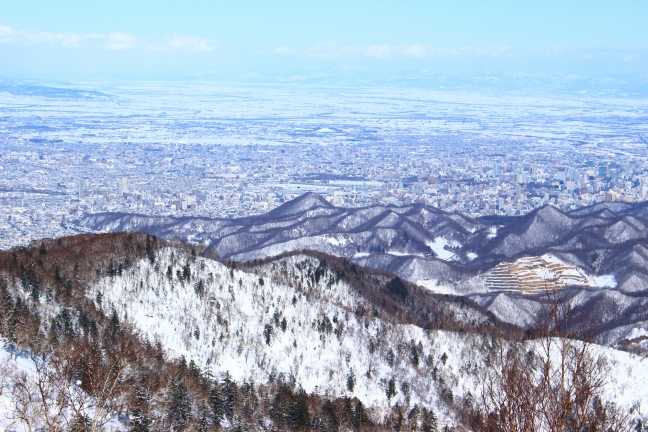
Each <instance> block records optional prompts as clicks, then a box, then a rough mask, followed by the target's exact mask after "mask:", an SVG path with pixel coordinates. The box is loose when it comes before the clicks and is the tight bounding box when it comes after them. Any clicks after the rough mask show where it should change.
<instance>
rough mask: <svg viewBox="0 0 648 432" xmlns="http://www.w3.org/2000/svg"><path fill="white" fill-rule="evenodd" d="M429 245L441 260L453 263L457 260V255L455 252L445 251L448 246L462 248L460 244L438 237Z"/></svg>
mask: <svg viewBox="0 0 648 432" xmlns="http://www.w3.org/2000/svg"><path fill="white" fill-rule="evenodd" d="M427 245H428V246H429V247H430V249H432V251H434V253H435V255H436V256H437V258H440V259H442V260H444V261H452V260H454V259H456V257H455V254H454V253H453V252H450V251H449V250H446V249H444V248H445V246H446V245H449V246H453V247H459V246H461V245H460V244H459V243H457V242H455V241H452V240H448V239H446V238H443V237H437V238H435V239H434V241H433V242H431V243H430V242H428V243H427Z"/></svg>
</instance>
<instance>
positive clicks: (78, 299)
mask: <svg viewBox="0 0 648 432" xmlns="http://www.w3.org/2000/svg"><path fill="white" fill-rule="evenodd" d="M165 244H166V243H165V242H163V241H161V240H159V239H157V238H155V237H153V236H150V235H147V234H137V233H121V234H101V235H79V236H73V237H66V238H61V239H57V240H43V241H42V242H39V243H37V244H34V245H31V246H29V247H21V248H16V249H13V250H10V251H3V252H0V335H1V336H2V338H3V340H4V341H5V342H6V344H7V348H8V349H9V351H10V352H11V355H12V356H14V357H17V356H20V357H23V358H25V357H26V358H28V359H30V361H31V364H32V369H33V372H30V373H26V372H21V370H19V369H17V368H11V367H10V368H7V367H6V366H7V365H4V366H5V367H4V368H2V367H0V378H2V388H1V389H2V392H3V395H6V396H7V397H8V399H9V400H10V401H11V403H10V407H9V411H8V412H7V413H6V414H5V415H6V416H7V418H6V419H5V421H8V422H11V423H13V424H15V425H21V426H22V427H24V428H25V429H27V430H69V431H96V430H104V429H106V428H108V427H109V425H112V426H114V424H115V422H120V423H121V424H123V425H124V427H125V428H127V429H129V430H132V431H140V432H142V431H154V430H155V431H157V430H175V431H184V430H187V431H194V430H195V431H209V430H220V429H223V428H224V429H227V430H237V431H247V430H268V431H271V430H276V431H280V430H295V431H298V430H299V431H301V430H322V431H338V430H354V431H364V430H367V431H368V430H376V431H381V430H390V431H391V430H415V431H419V430H420V431H435V430H437V429H438V425H437V419H436V416H435V415H434V413H432V412H430V411H428V410H425V409H423V408H419V407H414V408H413V409H412V408H406V407H399V406H396V407H393V408H392V409H391V410H390V411H389V412H386V413H381V414H380V415H379V416H378V415H377V413H374V412H372V411H371V410H369V409H366V408H365V407H364V406H363V404H362V403H361V402H360V401H359V400H357V399H349V398H332V399H331V398H324V397H321V396H317V395H309V394H306V393H305V392H304V391H303V390H301V389H300V387H299V386H298V384H297V383H294V382H290V381H289V382H278V381H269V382H267V383H264V384H262V385H259V384H255V383H252V382H247V381H246V382H243V383H242V384H241V383H239V384H237V383H236V382H234V381H233V380H232V378H231V377H230V376H229V374H225V375H223V376H220V377H214V376H211V375H210V374H209V372H208V371H203V370H201V369H200V368H199V367H198V366H197V365H196V364H195V363H194V362H193V361H190V362H189V363H187V362H186V361H185V360H184V359H180V360H171V359H168V358H166V356H165V354H164V349H163V347H162V346H161V345H160V343H158V342H155V341H148V340H146V339H145V338H142V337H140V336H139V335H138V334H137V333H136V332H135V331H134V330H133V329H132V328H131V327H130V326H129V325H128V323H127V321H126V320H124V319H123V317H120V316H118V314H117V313H116V312H115V311H114V310H105V309H104V305H103V304H102V299H101V297H100V296H98V297H97V298H92V299H90V298H87V296H86V289H87V287H89V286H90V285H91V284H92V283H94V282H95V281H96V280H97V279H98V278H101V277H104V276H112V275H116V274H118V273H120V272H122V271H125V270H127V269H128V268H129V267H130V266H132V265H133V264H134V263H135V262H136V261H137V260H140V259H148V260H149V261H150V262H151V264H152V265H156V262H155V260H156V251H157V250H158V249H159V248H161V247H163V246H165ZM185 247H186V248H187V253H188V254H190V253H193V255H195V254H196V251H195V250H193V252H192V251H191V246H185ZM164 270H165V269H163V271H164ZM112 426H110V427H112Z"/></svg>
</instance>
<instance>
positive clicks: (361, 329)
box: [88, 248, 648, 412]
mask: <svg viewBox="0 0 648 432" xmlns="http://www.w3.org/2000/svg"><path fill="white" fill-rule="evenodd" d="M194 260H195V261H192V258H191V257H188V256H187V255H186V254H184V253H183V252H182V251H181V250H173V249H171V248H166V249H163V250H162V251H161V252H160V253H159V254H158V255H157V257H156V260H155V264H154V265H153V264H151V263H150V262H149V261H147V260H142V261H140V262H138V263H137V264H136V265H135V266H133V267H132V268H131V269H129V270H128V271H125V272H124V274H123V275H122V276H116V277H113V278H110V277H107V278H104V279H103V280H102V281H101V282H100V283H99V284H97V285H95V286H94V287H92V289H91V290H90V291H89V292H88V296H89V297H90V298H96V297H97V294H99V293H101V294H102V296H103V300H102V306H103V308H104V309H105V310H106V311H109V310H110V309H112V308H114V309H115V310H116V311H117V312H118V314H119V316H120V317H124V318H125V319H126V321H127V322H128V323H130V324H131V325H133V326H134V327H135V328H136V329H138V330H139V331H140V332H141V333H142V334H143V335H144V337H146V338H148V339H149V340H151V341H153V340H159V341H160V342H161V343H162V345H163V346H164V347H165V349H166V350H167V352H168V353H169V355H171V356H172V357H175V358H178V357H180V356H184V357H185V358H186V359H187V361H189V360H194V361H195V362H196V363H197V364H198V365H199V366H200V367H203V368H205V369H209V370H210V371H211V372H212V373H213V374H220V373H222V372H225V371H228V372H229V373H230V374H232V376H233V377H234V379H236V380H238V381H243V380H244V379H248V380H250V379H251V380H253V381H255V382H267V381H268V380H271V379H279V380H283V381H288V382H294V383H296V384H298V385H299V386H301V387H303V388H304V390H305V391H306V392H308V393H315V394H319V395H329V396H355V397H357V398H359V399H360V400H361V401H362V402H363V403H365V404H366V405H367V406H369V407H375V408H381V407H382V408H386V407H387V406H389V405H390V404H391V405H393V404H395V403H399V404H404V405H414V404H419V405H421V406H425V407H429V408H433V409H435V410H437V412H439V411H440V412H443V410H444V409H445V408H444V406H445V405H444V403H443V401H444V398H447V395H448V393H447V390H451V392H452V394H453V397H454V400H461V399H462V398H464V397H466V396H467V395H468V393H469V392H470V393H471V394H473V395H474V394H476V392H478V391H479V388H478V379H477V376H478V374H479V370H481V369H482V368H483V367H484V361H485V358H486V356H487V355H488V353H489V351H490V350H491V348H490V338H487V337H482V336H479V335H477V334H474V335H471V334H468V335H466V334H464V335H461V336H460V335H458V334H456V333H452V332H445V331H424V330H423V329H421V328H419V327H416V326H413V325H405V324H400V323H398V322H395V321H393V320H389V319H385V318H377V317H375V316H372V314H371V313H368V312H367V309H368V308H369V304H367V303H366V301H365V300H363V299H362V298H361V297H359V295H358V294H357V293H356V292H355V291H354V290H353V289H352V288H351V287H349V286H348V285H347V284H346V283H345V282H343V281H340V280H338V279H337V278H336V277H335V275H334V274H332V273H330V272H324V273H323V274H321V275H320V276H319V278H318V281H317V282H316V283H314V280H313V279H312V278H310V277H309V275H312V274H313V271H314V270H316V269H317V268H318V264H319V263H318V261H317V260H316V259H315V258H311V257H304V256H293V257H290V258H288V259H285V260H283V262H282V264H281V265H279V266H277V267H276V268H275V272H274V273H272V274H273V275H274V276H273V277H270V274H266V277H264V278H263V282H261V279H260V276H259V275H258V274H254V273H249V272H244V271H241V270H235V269H231V268H229V267H227V266H225V265H224V264H221V263H219V262H216V261H212V260H208V259H205V258H200V257H198V258H194ZM187 263H189V268H190V271H191V281H189V282H187V281H184V282H183V281H180V280H179V279H178V271H180V272H182V269H183V268H184V267H185V266H186V265H187ZM169 267H170V268H171V273H172V275H173V276H172V278H170V279H169V278H168V277H167V271H168V269H169ZM201 281H202V289H203V291H202V293H201V292H200V290H199V292H196V288H197V287H198V286H201V285H200V284H201ZM498 307H505V308H506V307H508V306H505V305H504V304H503V303H502V305H501V306H498ZM284 320H285V330H284V329H283V328H282V323H283V322H284ZM196 330H198V332H199V333H198V332H197V331H196ZM600 349H602V350H605V353H606V355H608V356H609V357H610V358H612V359H613V362H614V367H615V370H617V369H618V370H619V373H618V374H615V375H614V377H613V378H612V380H613V381H612V382H611V383H610V387H609V389H608V391H609V394H610V395H613V396H614V397H615V398H620V399H619V400H621V401H623V403H624V404H625V403H626V402H627V403H628V404H632V403H634V402H635V401H636V400H640V401H644V402H648V388H644V387H645V386H643V384H642V382H643V381H641V380H642V379H643V378H644V377H647V378H648V364H647V363H646V362H645V361H643V360H642V359H641V358H640V357H637V356H634V355H631V354H627V353H623V352H620V351H616V350H613V349H610V348H603V347H601V348H600ZM444 354H445V356H444ZM443 357H446V361H445V362H443V361H442V358H443ZM350 376H354V377H355V387H354V389H353V390H352V391H351V390H350V389H349V388H348V387H347V382H348V379H349V377H350ZM390 379H394V380H395V382H396V384H397V389H398V392H397V394H396V396H395V397H393V398H392V399H391V400H389V399H388V398H387V396H386V392H385V389H386V386H387V383H388V381H389V380H390ZM446 412H447V411H446Z"/></svg>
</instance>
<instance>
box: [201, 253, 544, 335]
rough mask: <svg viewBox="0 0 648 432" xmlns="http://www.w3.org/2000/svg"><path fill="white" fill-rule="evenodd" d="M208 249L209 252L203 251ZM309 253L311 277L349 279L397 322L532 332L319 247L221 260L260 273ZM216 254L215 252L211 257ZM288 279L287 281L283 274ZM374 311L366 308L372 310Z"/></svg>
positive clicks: (466, 330) (453, 328) (483, 331)
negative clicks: (312, 264)
mask: <svg viewBox="0 0 648 432" xmlns="http://www.w3.org/2000/svg"><path fill="white" fill-rule="evenodd" d="M205 253H206V254H208V255H209V254H210V253H212V252H211V250H209V249H208V250H206V251H205ZM299 255H303V256H308V257H312V258H314V259H316V260H317V261H319V263H320V264H319V265H318V266H317V267H316V268H313V269H309V270H308V272H309V275H310V277H311V278H312V282H314V283H317V282H319V278H320V277H321V275H323V274H324V273H326V272H329V273H331V274H333V275H334V278H336V279H337V280H342V281H344V282H347V283H348V284H349V286H351V287H352V288H354V289H355V290H356V291H357V292H358V293H359V294H360V295H361V296H362V297H363V298H364V299H365V300H367V301H369V303H370V304H372V305H373V306H374V311H377V312H380V313H381V314H385V315H387V316H389V317H391V318H392V319H395V320H396V321H397V322H400V323H404V324H414V325H416V326H418V327H421V328H425V329H428V330H447V331H454V332H458V333H469V332H476V333H480V334H484V335H489V336H494V337H501V338H505V339H508V340H516V341H519V340H525V339H528V338H530V337H533V335H534V333H533V332H531V331H527V330H526V329H520V328H518V327H515V326H513V325H510V324H507V323H504V322H502V321H500V320H499V319H498V318H497V317H495V315H493V313H491V312H490V311H488V310H487V309H485V308H483V307H482V306H480V305H478V304H477V303H475V302H474V301H472V300H470V299H468V298H466V297H462V296H453V295H442V294H434V293H431V292H430V291H429V290H427V289H425V288H422V287H419V286H418V285H415V284H413V283H410V282H408V281H406V280H403V279H401V278H400V277H398V276H396V275H394V274H392V273H389V272H386V271H383V270H379V269H373V268H368V267H363V266H361V265H359V264H356V263H354V262H352V261H349V260H348V259H346V258H341V257H335V256H331V255H327V254H324V253H322V252H317V251H296V252H287V253H285V254H281V255H278V256H276V257H271V258H266V259H264V260H251V261H248V262H245V263H240V262H236V261H232V260H225V261H223V260H221V262H223V263H224V264H226V265H228V266H230V267H232V268H238V269H241V270H244V271H252V272H256V273H260V274H261V273H263V272H264V270H265V269H267V268H268V267H272V266H273V265H274V266H275V267H276V270H277V271H278V272H280V273H281V272H283V273H284V274H286V273H287V269H286V268H281V265H282V261H283V260H286V259H288V258H290V257H293V256H299ZM212 258H214V259H218V257H212ZM286 282H291V281H289V280H288V279H286ZM371 312H372V311H367V313H371Z"/></svg>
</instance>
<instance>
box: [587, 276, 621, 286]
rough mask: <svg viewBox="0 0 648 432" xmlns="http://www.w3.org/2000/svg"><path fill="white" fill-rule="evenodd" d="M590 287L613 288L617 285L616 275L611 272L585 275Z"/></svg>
mask: <svg viewBox="0 0 648 432" xmlns="http://www.w3.org/2000/svg"><path fill="white" fill-rule="evenodd" d="M587 279H589V284H590V286H591V287H592V288H615V287H616V286H617V281H616V277H614V275H613V274H607V275H601V276H587Z"/></svg>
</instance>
